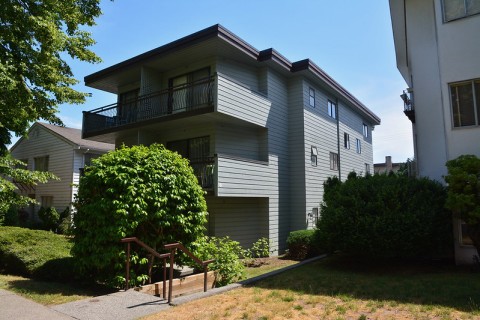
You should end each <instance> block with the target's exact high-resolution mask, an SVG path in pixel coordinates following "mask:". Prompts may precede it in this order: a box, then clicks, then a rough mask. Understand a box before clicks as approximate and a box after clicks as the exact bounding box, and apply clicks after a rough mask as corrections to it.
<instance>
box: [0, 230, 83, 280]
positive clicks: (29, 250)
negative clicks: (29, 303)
mask: <svg viewBox="0 0 480 320" xmlns="http://www.w3.org/2000/svg"><path fill="white" fill-rule="evenodd" d="M71 248H72V243H71V240H70V239H67V238H65V237H64V236H61V235H57V234H54V233H52V232H48V231H43V230H30V229H25V228H18V227H0V270H4V271H5V272H7V273H11V274H18V275H22V276H26V277H34V278H41V279H49V280H72V279H73V277H74V272H73V268H72V267H73V261H72V259H73V258H72V257H71V255H70V249H71Z"/></svg>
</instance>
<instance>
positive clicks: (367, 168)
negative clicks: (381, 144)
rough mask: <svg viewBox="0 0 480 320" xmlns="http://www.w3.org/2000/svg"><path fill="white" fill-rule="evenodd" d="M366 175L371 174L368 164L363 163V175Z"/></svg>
mask: <svg viewBox="0 0 480 320" xmlns="http://www.w3.org/2000/svg"><path fill="white" fill-rule="evenodd" d="M367 174H371V171H370V163H366V162H365V175H367Z"/></svg>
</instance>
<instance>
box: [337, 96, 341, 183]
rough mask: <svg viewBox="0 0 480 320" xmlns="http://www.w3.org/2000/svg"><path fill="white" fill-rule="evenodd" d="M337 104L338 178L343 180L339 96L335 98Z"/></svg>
mask: <svg viewBox="0 0 480 320" xmlns="http://www.w3.org/2000/svg"><path fill="white" fill-rule="evenodd" d="M335 106H336V108H337V110H336V112H337V150H338V179H339V180H340V181H342V166H341V165H340V164H341V159H342V157H341V156H340V112H339V110H340V106H339V104H338V98H335Z"/></svg>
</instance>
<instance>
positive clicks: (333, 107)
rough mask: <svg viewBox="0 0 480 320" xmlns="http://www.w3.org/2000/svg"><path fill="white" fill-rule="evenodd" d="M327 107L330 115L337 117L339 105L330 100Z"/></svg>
mask: <svg viewBox="0 0 480 320" xmlns="http://www.w3.org/2000/svg"><path fill="white" fill-rule="evenodd" d="M327 108H328V115H329V116H330V117H332V118H333V119H337V105H336V104H335V103H333V102H332V101H330V100H328V102H327Z"/></svg>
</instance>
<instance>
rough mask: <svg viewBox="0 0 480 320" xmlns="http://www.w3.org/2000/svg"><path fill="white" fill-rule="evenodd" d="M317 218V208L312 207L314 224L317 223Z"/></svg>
mask: <svg viewBox="0 0 480 320" xmlns="http://www.w3.org/2000/svg"><path fill="white" fill-rule="evenodd" d="M318 218H319V214H318V208H312V223H313V225H314V226H316V225H317V222H318Z"/></svg>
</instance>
